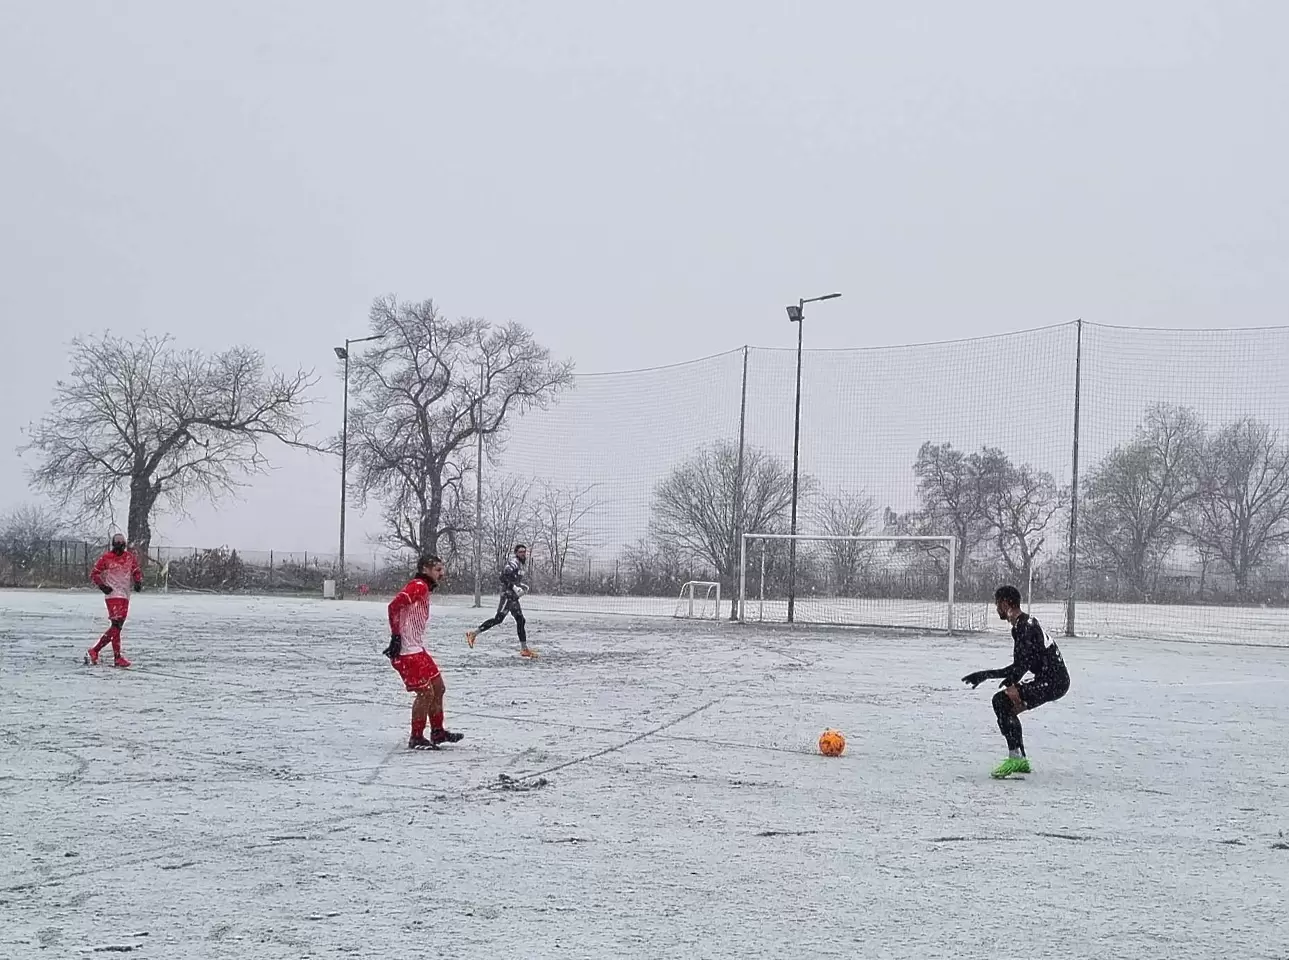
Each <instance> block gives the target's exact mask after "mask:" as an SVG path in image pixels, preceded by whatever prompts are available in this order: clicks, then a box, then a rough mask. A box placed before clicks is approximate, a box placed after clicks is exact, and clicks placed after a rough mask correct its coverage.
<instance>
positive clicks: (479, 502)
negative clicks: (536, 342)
mask: <svg viewBox="0 0 1289 960" xmlns="http://www.w3.org/2000/svg"><path fill="white" fill-rule="evenodd" d="M483 390H484V373H483V361H482V360H480V361H479V423H478V424H477V426H476V429H477V436H476V437H475V461H474V605H475V608H476V609H477V608H479V607H482V606H483Z"/></svg>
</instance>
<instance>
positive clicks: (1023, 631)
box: [1003, 613, 1069, 684]
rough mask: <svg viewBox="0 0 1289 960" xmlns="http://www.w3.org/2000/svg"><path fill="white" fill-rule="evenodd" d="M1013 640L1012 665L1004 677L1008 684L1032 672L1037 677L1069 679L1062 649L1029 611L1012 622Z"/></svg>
mask: <svg viewBox="0 0 1289 960" xmlns="http://www.w3.org/2000/svg"><path fill="white" fill-rule="evenodd" d="M1012 641H1013V644H1014V646H1013V650H1012V665H1011V666H1010V667H1008V668H1007V675H1006V676H1005V677H1004V678H1003V679H1005V680H1007V681H1008V682H1009V683H1013V684H1015V683H1019V682H1020V680H1021V678H1022V677H1023V676H1025V674H1027V673H1032V674H1033V675H1034V679H1035V680H1060V679H1061V678H1065V679H1068V678H1069V672H1068V671H1067V670H1066V669H1065V660H1064V659H1062V657H1061V648H1060V647H1058V646H1057V645H1056V643H1055V642H1054V641H1053V640H1052V638H1051V637H1050V636H1048V635H1047V631H1045V630H1044V629H1043V627H1042V626H1041V625H1040V624H1039V622H1038V621H1037V620H1035V619H1034V618H1033V617H1031V616H1030V615H1029V614H1027V613H1022V614H1021V615H1020V616H1019V617H1017V618H1016V622H1015V623H1014V624H1012Z"/></svg>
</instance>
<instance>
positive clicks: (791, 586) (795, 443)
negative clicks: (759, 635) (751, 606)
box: [788, 293, 841, 623]
mask: <svg viewBox="0 0 1289 960" xmlns="http://www.w3.org/2000/svg"><path fill="white" fill-rule="evenodd" d="M840 296H841V294H840V293H828V294H825V295H824V296H822V297H808V298H805V299H801V300H798V301H797V305H796V306H795V307H788V321H789V322H790V323H795V324H796V325H797V396H796V413H795V414H794V415H793V419H792V539H790V540H789V541H788V623H792V622H793V621H794V617H795V615H796V607H797V539H796V537H797V495H798V493H799V492H800V489H801V347H802V341H803V339H804V336H805V326H806V324H805V319H806V304H807V303H818V302H819V301H821V300H836V299H837V298H838V297H840Z"/></svg>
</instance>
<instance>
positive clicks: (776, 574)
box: [738, 533, 984, 632]
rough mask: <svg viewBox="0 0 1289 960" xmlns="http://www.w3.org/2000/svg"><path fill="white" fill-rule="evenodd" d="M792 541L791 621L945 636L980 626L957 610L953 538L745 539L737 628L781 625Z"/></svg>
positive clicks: (971, 614) (979, 617) (975, 616)
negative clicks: (938, 632) (793, 583)
mask: <svg viewBox="0 0 1289 960" xmlns="http://www.w3.org/2000/svg"><path fill="white" fill-rule="evenodd" d="M793 541H795V543H796V566H797V569H796V584H797V588H796V595H795V601H794V605H795V608H796V609H795V612H794V613H795V615H794V617H793V619H794V621H796V622H799V623H814V624H835V625H839V626H865V627H912V628H917V629H924V630H926V629H929V630H944V631H947V632H953V631H955V630H976V629H981V628H983V626H984V619H983V611H982V610H981V611H978V610H967V609H962V608H961V607H960V606H959V605H958V604H957V598H956V596H955V582H954V581H955V577H954V571H955V570H956V569H957V560H958V541H957V538H956V537H950V536H934V537H924V536H911V535H901V536H881V535H874V536H835V535H828V534H796V535H793V534H788V533H746V534H744V535H743V536H742V538H741V543H740V547H739V577H738V619H739V621H740V622H743V623H758V622H759V623H786V622H787V593H786V585H787V581H788V565H789V562H790V560H789V554H790V549H789V548H790V547H791V545H792V542H793ZM977 621H978V622H977Z"/></svg>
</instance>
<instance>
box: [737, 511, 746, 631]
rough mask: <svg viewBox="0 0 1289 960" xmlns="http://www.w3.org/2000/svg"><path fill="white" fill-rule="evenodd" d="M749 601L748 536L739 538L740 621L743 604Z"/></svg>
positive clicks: (740, 621) (741, 619)
mask: <svg viewBox="0 0 1289 960" xmlns="http://www.w3.org/2000/svg"><path fill="white" fill-rule="evenodd" d="M746 600H747V534H746V533H745V534H743V535H742V536H740V537H739V547H738V620H739V623H743V622H745V621H744V619H743V604H744V602H745V601H746Z"/></svg>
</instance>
